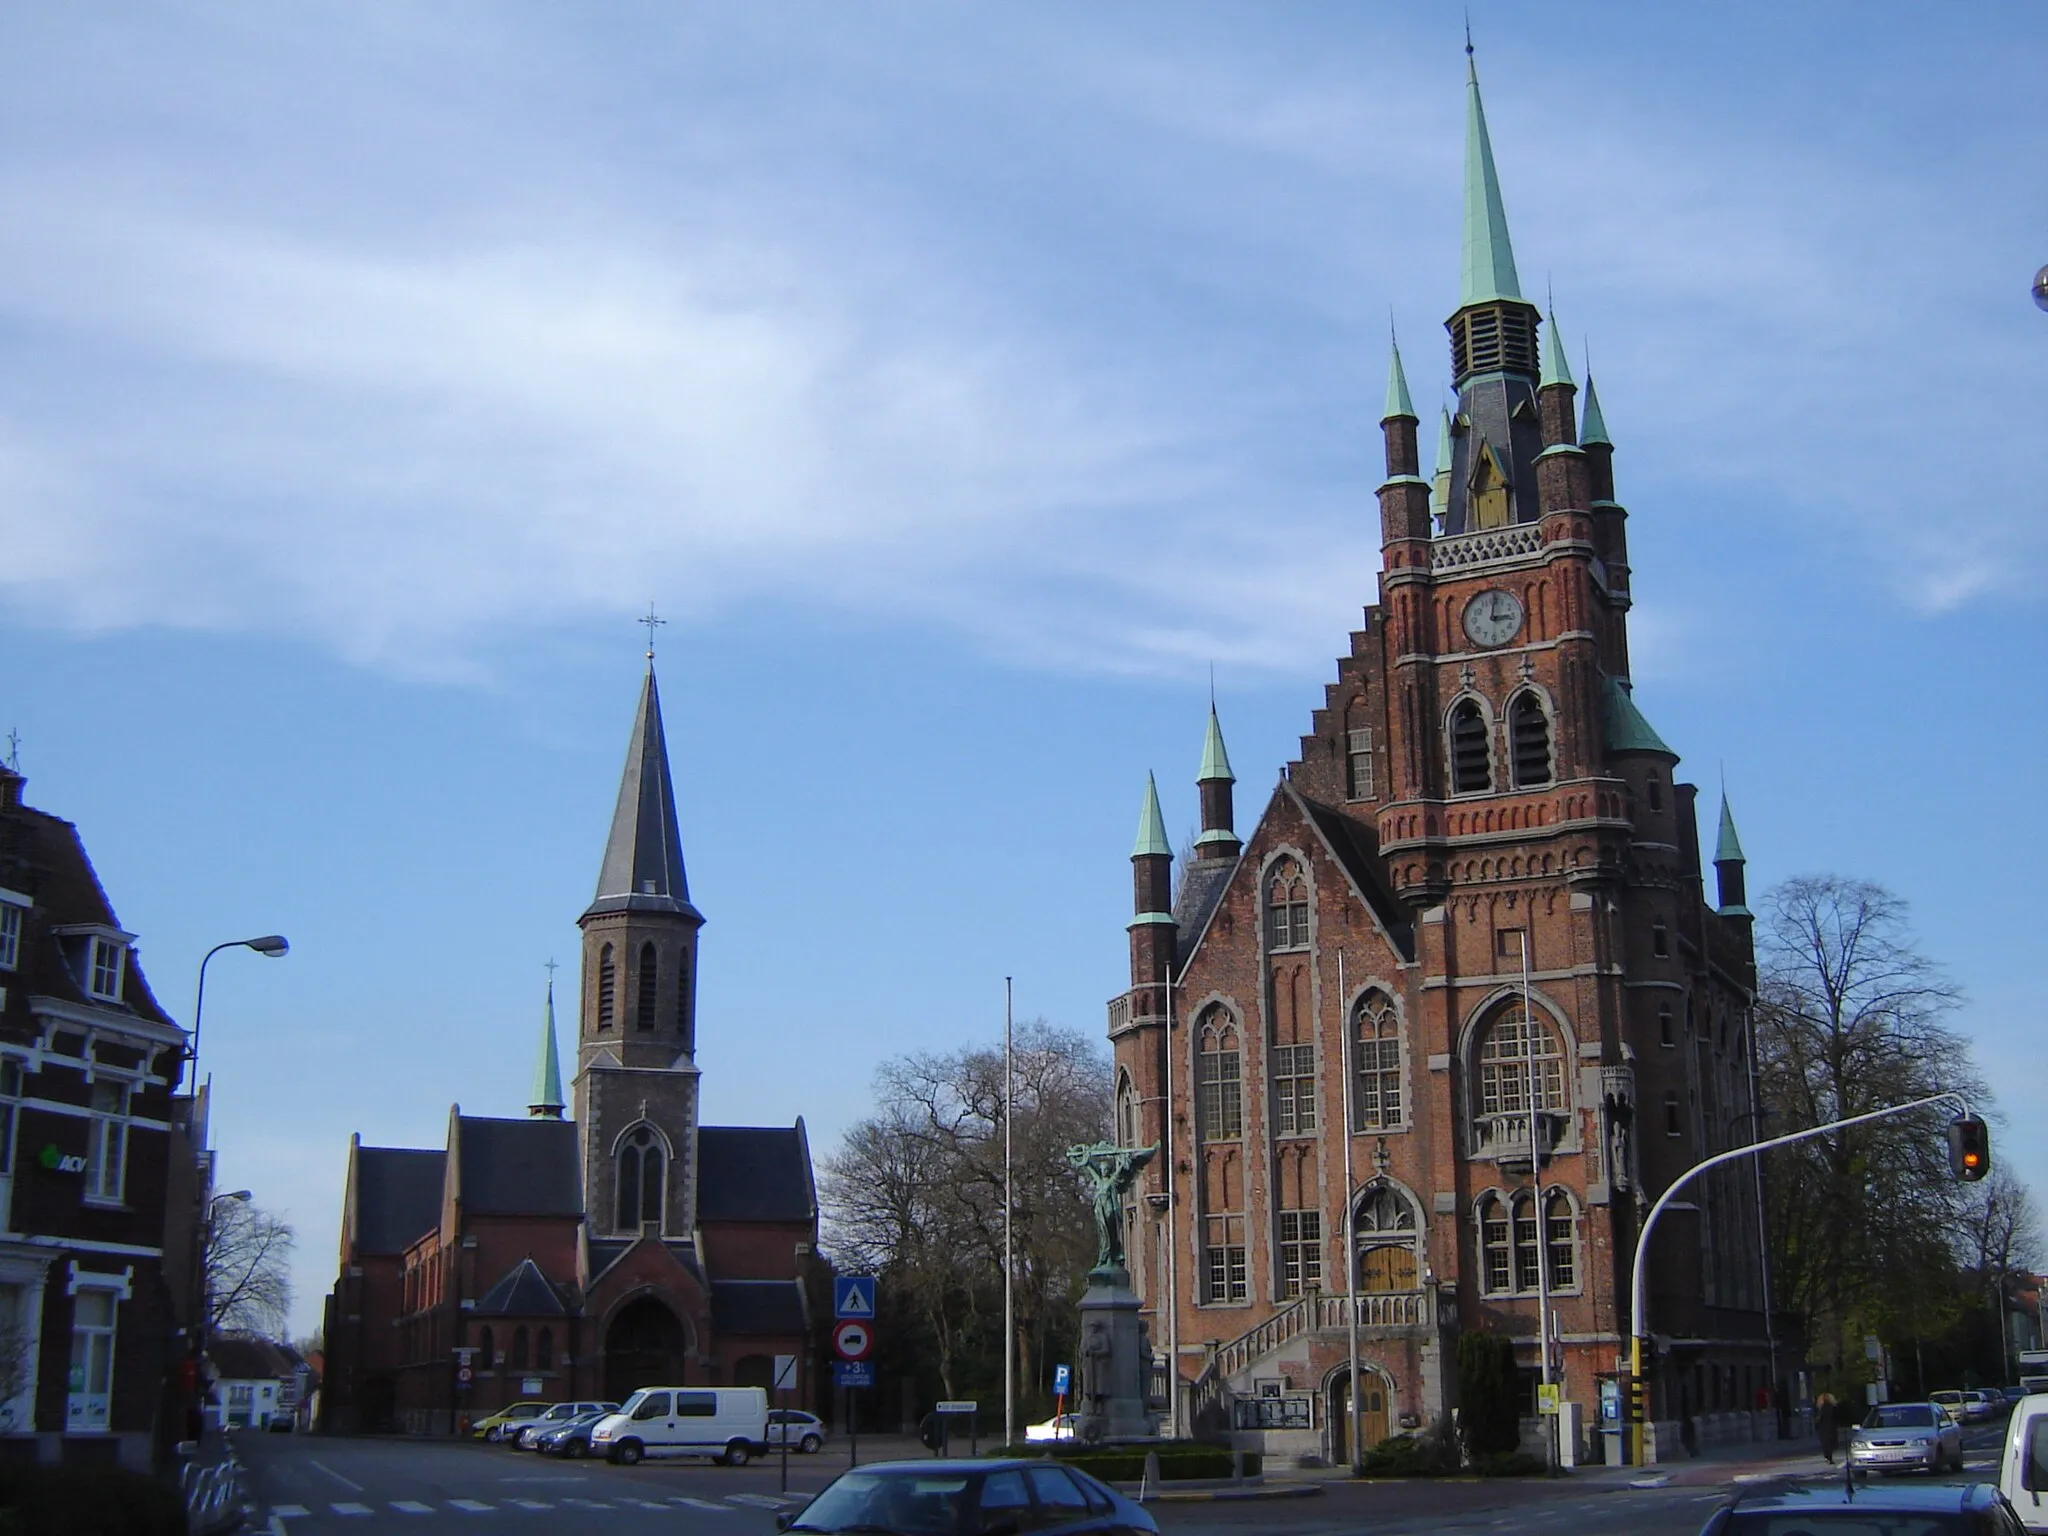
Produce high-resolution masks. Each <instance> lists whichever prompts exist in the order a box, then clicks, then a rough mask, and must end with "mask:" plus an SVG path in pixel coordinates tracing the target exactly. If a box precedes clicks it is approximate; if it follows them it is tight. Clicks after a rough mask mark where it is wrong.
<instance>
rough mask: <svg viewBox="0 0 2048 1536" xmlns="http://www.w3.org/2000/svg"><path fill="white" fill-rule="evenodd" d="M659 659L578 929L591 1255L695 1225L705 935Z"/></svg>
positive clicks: (580, 1094) (677, 1237) (579, 1096)
mask: <svg viewBox="0 0 2048 1536" xmlns="http://www.w3.org/2000/svg"><path fill="white" fill-rule="evenodd" d="M703 924H704V917H703V914H702V913H700V912H699V911H698V910H697V909H696V907H694V906H693V905H691V903H690V888H689V881H688V879H687V877H686V875H685V873H684V870H683V845H682V837H681V835H680V833H679V832H678V830H677V827H676V802H675V789H674V786H673V784H672V783H671V781H670V778H669V765H668V743H667V740H666V738H665V737H664V736H663V734H662V725H661V695H660V692H659V690H658V689H657V688H656V686H655V679H654V657H653V653H652V652H651V651H650V652H649V654H648V658H647V677H646V680H645V682H644V683H643V684H642V685H641V689H640V707H639V710H638V712H637V713H636V714H635V715H634V718H633V734H632V737H631V739H630V740H629V742H628V743H627V746H626V766H625V771H624V773H623V774H622V775H621V776H620V780H619V799H618V806H617V808H616V809H615V810H614V811H613V813H612V826H611V835H610V836H609V837H608V838H607V839H606V841H605V848H604V862H603V865H602V867H601V868H600V869H599V871H598V877H597V895H596V897H595V899H594V900H592V902H591V903H590V905H589V907H587V908H586V909H585V910H584V913H583V916H582V917H581V918H579V919H578V925H579V926H580V927H581V928H582V930H583V996H582V1005H581V1008H580V1010H579V1011H580V1016H581V1018H580V1025H579V1028H578V1031H577V1048H576V1084H575V1088H576V1120H577V1124H578V1126H579V1129H580V1131H581V1134H582V1140H583V1147H582V1154H583V1191H584V1210H585V1212H586V1214H587V1220H588V1232H589V1240H590V1243H591V1246H592V1249H593V1252H594V1253H598V1254H601V1253H602V1251H603V1250H604V1249H605V1248H607V1247H614V1246H617V1245H622V1244H626V1243H630V1242H632V1241H633V1240H635V1239H637V1238H640V1237H642V1236H653V1237H660V1238H661V1239H663V1240H664V1241H666V1242H668V1243H671V1244H677V1245H681V1244H687V1243H689V1242H691V1240H692V1237H693V1234H694V1232H695V1230H696V1226H697V1183H696V1175H697V1167H698V1159H697V1142H698V1135H697V1064H696V1022H697V933H698V930H699V929H700V928H701V927H702V926H703Z"/></svg>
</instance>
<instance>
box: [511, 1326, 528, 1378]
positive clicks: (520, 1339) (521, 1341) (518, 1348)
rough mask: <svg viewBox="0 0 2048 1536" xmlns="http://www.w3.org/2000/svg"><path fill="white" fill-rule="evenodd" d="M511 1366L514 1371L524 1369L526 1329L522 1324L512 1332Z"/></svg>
mask: <svg viewBox="0 0 2048 1536" xmlns="http://www.w3.org/2000/svg"><path fill="white" fill-rule="evenodd" d="M511 1364H512V1369H513V1370H515V1371H523V1370H525V1369H526V1328H525V1326H524V1325H523V1324H522V1325H521V1326H520V1327H517V1328H514V1329H513V1330H512V1361H511Z"/></svg>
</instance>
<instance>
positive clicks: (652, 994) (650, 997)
mask: <svg viewBox="0 0 2048 1536" xmlns="http://www.w3.org/2000/svg"><path fill="white" fill-rule="evenodd" d="M660 983H661V963H660V962H659V961H658V960H656V959H655V957H654V946H653V945H652V944H642V945H641V946H640V995H639V996H638V997H637V998H635V999H634V1009H633V1012H634V1022H635V1023H637V1024H638V1025H639V1026H640V1027H641V1028H642V1029H652V1028H654V1004H655V999H656V995H657V994H656V988H657V987H659V985H660Z"/></svg>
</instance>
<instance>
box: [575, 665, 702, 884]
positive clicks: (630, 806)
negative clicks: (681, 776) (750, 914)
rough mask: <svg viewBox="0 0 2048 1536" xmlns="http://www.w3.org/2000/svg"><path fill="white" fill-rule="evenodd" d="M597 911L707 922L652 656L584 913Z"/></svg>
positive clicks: (641, 690)
mask: <svg viewBox="0 0 2048 1536" xmlns="http://www.w3.org/2000/svg"><path fill="white" fill-rule="evenodd" d="M592 912H680V913H683V914H684V915H686V916H689V917H693V918H696V919H697V920H698V921H699V922H702V921H703V917H702V915H701V914H700V913H699V912H698V911H697V909H696V908H695V907H693V906H691V905H690V882H689V877H688V875H687V874H686V873H685V872H684V869H683V839H682V834H681V832H680V831H678V830H677V827H676V795H675V786H674V785H673V784H672V783H671V782H670V780H669V771H668V739H667V737H666V736H665V735H664V734H663V732H662V728H661V694H660V692H659V691H658V690H657V689H656V687H655V685H654V662H653V660H652V659H651V658H650V660H649V661H648V663H647V680H646V682H645V683H644V684H642V686H641V689H640V708H639V711H638V713H636V714H635V715H634V716H633V735H632V739H631V740H630V741H629V742H627V744H626V768H625V772H624V773H622V774H621V775H620V776H619V800H618V805H617V806H616V807H615V808H614V809H613V811H612V830H611V835H610V836H609V837H607V838H606V839H605V845H604V863H603V865H602V866H601V867H600V868H599V870H598V873H597V896H596V898H595V899H594V900H593V901H592V902H591V903H590V906H589V907H588V908H587V909H585V911H584V916H586V917H588V916H589V915H590V914H591V913H592Z"/></svg>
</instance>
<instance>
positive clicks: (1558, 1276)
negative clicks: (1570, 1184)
mask: <svg viewBox="0 0 2048 1536" xmlns="http://www.w3.org/2000/svg"><path fill="white" fill-rule="evenodd" d="M1543 1240H1544V1241H1545V1242H1546V1243H1548V1244H1549V1245H1550V1251H1549V1252H1548V1253H1547V1254H1545V1255H1544V1257H1545V1259H1546V1260H1547V1262H1548V1263H1549V1265H1550V1276H1549V1279H1550V1288H1551V1289H1552V1290H1570V1289H1571V1288H1572V1287H1573V1286H1576V1285H1577V1284H1578V1283H1579V1244H1578V1213H1577V1212H1576V1211H1574V1210H1573V1209H1572V1202H1571V1197H1570V1196H1569V1195H1567V1194H1566V1193H1565V1192H1564V1191H1563V1190H1561V1189H1553V1190H1552V1191H1551V1192H1550V1193H1549V1194H1548V1195H1546V1196H1544V1199H1543Z"/></svg>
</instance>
